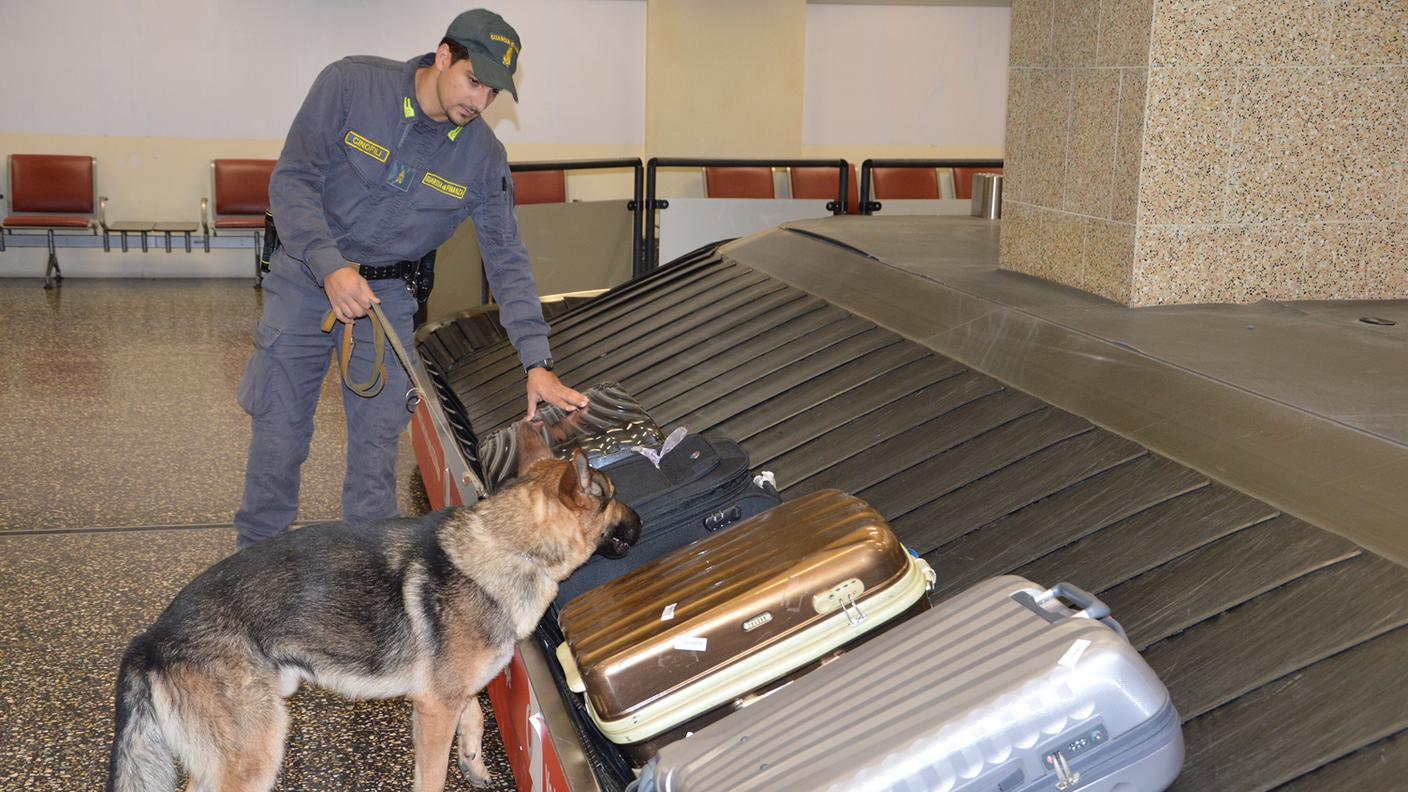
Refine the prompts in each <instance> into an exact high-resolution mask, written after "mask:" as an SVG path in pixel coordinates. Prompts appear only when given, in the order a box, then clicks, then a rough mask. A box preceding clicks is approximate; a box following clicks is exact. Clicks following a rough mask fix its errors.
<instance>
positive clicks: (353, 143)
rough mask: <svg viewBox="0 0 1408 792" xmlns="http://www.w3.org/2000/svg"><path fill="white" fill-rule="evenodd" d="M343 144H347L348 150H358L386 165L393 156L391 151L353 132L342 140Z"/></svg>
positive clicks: (348, 133) (349, 131) (349, 132)
mask: <svg viewBox="0 0 1408 792" xmlns="http://www.w3.org/2000/svg"><path fill="white" fill-rule="evenodd" d="M342 142H343V143H346V144H347V147H348V148H353V149H356V150H357V151H360V152H362V153H363V154H366V155H367V156H368V157H371V158H372V159H374V160H376V161H377V162H382V163H384V162H386V160H387V158H388V157H390V156H391V149H389V148H387V147H385V146H382V145H379V144H377V143H373V142H372V141H370V140H368V139H366V138H364V137H362V136H361V135H359V134H357V133H356V132H354V131H352V130H348V131H347V135H346V136H345V137H343V138H342Z"/></svg>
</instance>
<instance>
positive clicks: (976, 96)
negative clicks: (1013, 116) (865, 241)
mask: <svg viewBox="0 0 1408 792" xmlns="http://www.w3.org/2000/svg"><path fill="white" fill-rule="evenodd" d="M1010 21H1011V9H1010V8H991V7H986V8H985V7H976V8H975V7H953V6H923V5H918V6H885V5H870V4H867V5H830V4H827V5H808V6H807V56H806V57H807V62H806V83H805V84H806V87H805V101H804V104H803V123H802V142H803V143H804V144H806V145H809V146H864V145H871V146H996V147H998V148H1001V146H1002V144H1003V124H1004V122H1005V116H1006V108H1007V46H1008V39H1009V28H1010Z"/></svg>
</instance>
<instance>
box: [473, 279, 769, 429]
mask: <svg viewBox="0 0 1408 792" xmlns="http://www.w3.org/2000/svg"><path fill="white" fill-rule="evenodd" d="M785 289H786V287H785V286H783V285H782V284H780V283H778V282H777V281H775V280H772V279H770V278H769V279H755V278H738V279H736V280H733V281H730V282H729V283H727V284H723V285H720V286H718V287H715V288H712V289H708V290H706V291H704V292H702V293H700V294H697V295H695V296H694V297H692V298H690V299H688V300H685V301H683V302H681V303H678V304H677V305H675V306H673V307H672V308H671V309H670V310H668V311H661V312H659V313H656V314H654V315H649V316H646V315H641V316H635V315H634V314H633V315H632V317H631V320H630V321H627V322H619V323H615V324H607V325H603V326H602V327H599V328H597V329H596V330H595V331H593V332H592V333H590V334H588V335H586V336H583V337H581V338H578V339H576V340H575V341H573V342H569V343H563V344H557V343H556V342H554V344H553V355H554V357H555V358H556V360H557V361H558V368H559V369H560V371H559V373H558V376H559V377H564V376H565V377H571V375H572V371H573V370H574V369H576V368H578V367H580V366H582V365H583V364H585V363H589V362H591V361H593V360H600V359H601V358H602V357H606V356H613V355H616V354H618V352H617V351H618V350H620V349H621V348H622V347H624V346H626V345H627V344H630V343H631V342H633V341H640V340H648V339H651V338H652V337H653V336H659V335H665V336H668V335H670V334H672V333H674V332H677V331H679V330H683V329H685V328H682V327H679V326H680V325H682V324H684V325H686V327H693V326H694V321H695V320H697V319H702V320H704V321H707V320H709V319H712V318H717V317H718V316H720V315H727V312H728V311H730V310H739V309H741V308H743V307H744V306H747V305H748V304H749V303H750V302H752V301H755V300H760V299H763V298H766V297H767V296H768V295H770V294H772V293H775V292H779V291H783V290H785ZM642 313H643V312H642ZM700 314H703V316H702V317H701V316H700ZM524 378H525V374H524V373H523V369H522V368H521V367H518V366H515V367H513V368H511V369H509V370H508V371H505V372H504V373H502V374H499V375H497V376H495V377H493V378H491V379H488V380H485V381H483V382H481V383H479V384H477V385H475V386H473V388H474V392H475V393H476V394H478V407H477V409H476V412H483V413H487V412H491V411H492V410H494V409H496V408H498V407H501V406H503V405H504V404H505V403H507V402H510V401H518V400H519V397H520V396H522V393H520V391H522V390H523V388H522V386H521V384H522V383H523V381H524Z"/></svg>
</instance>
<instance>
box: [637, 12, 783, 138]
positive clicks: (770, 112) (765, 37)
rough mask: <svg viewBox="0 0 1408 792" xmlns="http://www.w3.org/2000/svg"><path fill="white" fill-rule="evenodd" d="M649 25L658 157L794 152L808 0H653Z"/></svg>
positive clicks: (651, 117)
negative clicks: (660, 155) (662, 155)
mask: <svg viewBox="0 0 1408 792" xmlns="http://www.w3.org/2000/svg"><path fill="white" fill-rule="evenodd" d="M645 27H646V48H645V58H646V80H645V145H646V149H647V151H648V152H649V153H650V154H651V155H652V156H656V155H659V154H668V155H669V156H676V157H768V156H777V157H790V156H796V154H797V152H798V151H799V150H800V149H801V146H802V74H803V58H804V56H805V52H806V47H805V43H806V39H805V35H806V2H805V0H653V2H651V3H650V4H649V5H648V7H647V9H646V21H645Z"/></svg>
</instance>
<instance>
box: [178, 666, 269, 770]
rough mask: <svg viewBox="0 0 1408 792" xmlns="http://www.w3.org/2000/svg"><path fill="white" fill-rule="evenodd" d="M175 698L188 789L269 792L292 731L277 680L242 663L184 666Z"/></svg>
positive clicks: (179, 753)
mask: <svg viewBox="0 0 1408 792" xmlns="http://www.w3.org/2000/svg"><path fill="white" fill-rule="evenodd" d="M173 677H174V679H173V681H175V682H176V683H177V689H176V690H174V691H173V692H175V693H176V695H174V696H173V697H172V703H173V704H174V705H175V707H176V709H177V710H178V712H179V715H178V717H177V723H178V724H179V727H180V730H181V739H180V740H179V741H173V742H178V744H179V745H180V749H179V750H178V755H179V756H180V757H181V763H182V764H183V765H185V767H186V770H187V772H189V773H190V785H189V786H188V787H187V790H188V792H268V791H269V790H271V789H273V788H274V779H275V777H276V776H277V775H278V772H279V765H280V764H281V763H282V762H283V750H284V740H285V739H286V738H287V736H288V710H287V709H286V708H285V707H284V702H283V698H282V697H280V696H279V685H278V679H277V677H276V676H274V675H270V674H261V673H258V672H255V671H254V670H253V669H250V668H249V667H248V666H245V665H243V664H240V663H227V664H222V665H220V666H215V665H214V664H212V665H211V666H210V667H207V668H203V669H201V670H199V671H194V670H191V669H181V672H180V673H177V674H173Z"/></svg>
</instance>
